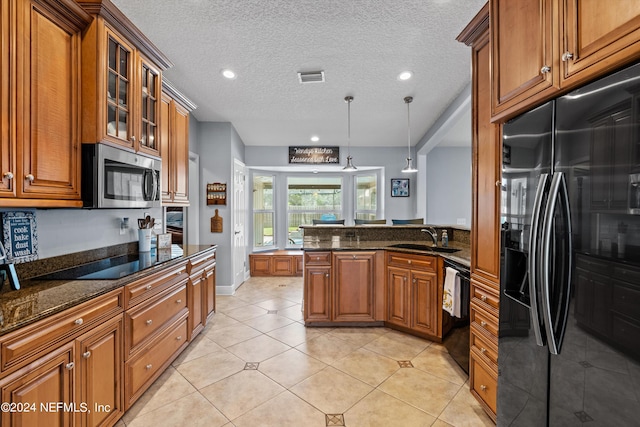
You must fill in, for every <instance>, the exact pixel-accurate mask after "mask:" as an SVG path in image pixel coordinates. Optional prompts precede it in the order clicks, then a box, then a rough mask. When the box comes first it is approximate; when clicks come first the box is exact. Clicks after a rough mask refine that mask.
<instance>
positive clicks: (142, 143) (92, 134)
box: [79, 0, 171, 157]
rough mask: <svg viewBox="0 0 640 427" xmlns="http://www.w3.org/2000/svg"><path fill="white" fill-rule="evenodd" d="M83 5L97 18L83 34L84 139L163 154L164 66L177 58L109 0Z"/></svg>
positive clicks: (169, 64) (82, 3)
mask: <svg viewBox="0 0 640 427" xmlns="http://www.w3.org/2000/svg"><path fill="white" fill-rule="evenodd" d="M79 4H80V5H81V6H82V7H83V8H84V9H85V10H86V11H87V12H89V13H90V14H91V15H93V16H94V17H95V19H94V21H93V22H92V24H91V26H90V27H89V28H88V29H87V31H85V33H84V35H83V38H82V49H83V50H82V55H83V57H82V114H83V115H82V121H83V123H82V142H83V143H96V142H106V143H110V144H116V145H118V146H123V147H126V148H128V149H131V150H132V151H139V152H142V153H145V154H149V155H152V156H158V157H159V156H160V142H159V139H160V138H159V132H160V123H159V118H160V96H161V88H162V71H163V70H165V69H167V68H168V67H170V66H171V62H170V61H169V60H168V58H167V57H165V56H164V55H163V54H162V53H161V52H160V51H159V50H158V49H157V48H156V47H155V46H154V45H153V44H152V43H151V42H150V41H149V40H148V39H147V38H146V37H145V35H144V34H142V33H141V32H140V31H139V30H138V29H137V28H136V27H135V26H134V25H133V24H132V23H131V21H129V20H128V19H127V18H126V17H125V16H124V15H123V14H122V12H120V11H119V10H118V9H117V8H116V7H115V6H114V5H113V4H112V3H111V2H110V1H109V0H103V1H101V0H85V1H79Z"/></svg>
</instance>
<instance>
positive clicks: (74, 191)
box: [0, 0, 90, 207]
mask: <svg viewBox="0 0 640 427" xmlns="http://www.w3.org/2000/svg"><path fill="white" fill-rule="evenodd" d="M2 3H3V4H2V6H1V7H0V31H2V43H3V44H4V45H5V46H4V49H3V52H4V54H3V55H2V59H1V60H0V67H1V68H0V74H2V83H1V85H2V86H0V107H1V109H2V111H1V112H2V131H1V132H2V134H1V135H0V138H1V139H0V144H1V147H0V165H1V166H2V170H1V171H0V175H1V176H0V179H1V180H2V182H1V183H0V205H1V206H34V207H38V206H41V207H81V206H82V202H81V195H80V145H79V144H80V124H81V121H80V105H79V104H80V64H81V62H80V59H81V48H80V37H81V32H82V31H83V29H84V28H85V27H86V26H87V24H88V23H89V22H90V16H89V15H88V14H86V13H85V12H84V11H83V10H82V9H81V8H80V7H79V6H78V5H77V4H75V3H74V2H72V1H69V0H63V1H50V0H33V1H27V0H19V1H14V2H2ZM5 49H6V50H5ZM10 53H11V54H10Z"/></svg>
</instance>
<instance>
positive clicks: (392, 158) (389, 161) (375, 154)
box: [245, 146, 424, 220]
mask: <svg viewBox="0 0 640 427" xmlns="http://www.w3.org/2000/svg"><path fill="white" fill-rule="evenodd" d="M346 152H347V149H346V147H340V160H341V162H342V163H343V164H344V162H345V158H346ZM245 154H246V165H247V166H248V167H252V168H256V169H260V168H261V167H276V166H281V167H285V166H286V167H292V166H298V165H289V163H288V162H289V157H288V156H289V149H288V147H259V146H249V147H246V148H245ZM351 156H352V157H353V163H354V165H355V166H356V167H360V168H363V167H366V166H369V167H382V168H383V171H384V172H383V177H382V181H383V182H382V183H381V188H380V191H384V207H385V209H384V216H385V218H387V219H388V220H391V219H395V218H398V219H400V218H403V219H404V218H415V216H416V194H417V193H418V192H420V191H424V186H423V185H421V184H420V183H418V182H417V181H416V174H404V173H402V172H401V170H402V168H404V167H405V165H406V161H405V159H406V157H407V150H406V148H404V149H403V148H400V147H367V148H361V147H352V148H351ZM296 169H299V170H300V171H301V172H303V171H311V170H313V166H310V165H300V166H298V167H296ZM391 178H409V180H410V181H409V186H410V187H409V189H410V197H391V194H390V187H391Z"/></svg>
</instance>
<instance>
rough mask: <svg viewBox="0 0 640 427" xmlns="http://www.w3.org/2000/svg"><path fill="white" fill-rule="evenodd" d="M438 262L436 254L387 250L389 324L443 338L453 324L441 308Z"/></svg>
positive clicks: (424, 334)
mask: <svg viewBox="0 0 640 427" xmlns="http://www.w3.org/2000/svg"><path fill="white" fill-rule="evenodd" d="M439 265H441V262H440V257H437V256H423V255H414V254H409V253H402V252H387V318H386V322H387V323H388V324H390V325H392V326H393V325H395V326H399V327H402V328H407V329H408V330H409V331H411V332H414V333H418V334H420V335H421V336H427V337H428V338H430V339H434V340H436V341H440V340H442V338H443V337H444V335H446V333H447V332H448V330H449V329H448V328H449V327H450V325H449V322H445V319H444V318H445V317H447V316H448V314H446V313H444V312H443V310H442V303H441V301H442V286H441V285H439V283H440V282H441V280H440V276H439V275H438V271H440V270H441V268H439V267H438V266H439ZM439 301H440V303H438V302H439Z"/></svg>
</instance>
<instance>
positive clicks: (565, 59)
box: [562, 52, 573, 62]
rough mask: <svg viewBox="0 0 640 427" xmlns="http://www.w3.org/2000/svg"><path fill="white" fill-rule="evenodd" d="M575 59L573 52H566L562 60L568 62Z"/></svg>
mask: <svg viewBox="0 0 640 427" xmlns="http://www.w3.org/2000/svg"><path fill="white" fill-rule="evenodd" d="M570 59H573V53H571V52H565V53H563V54H562V60H563V61H564V62H567V61H568V60H570Z"/></svg>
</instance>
